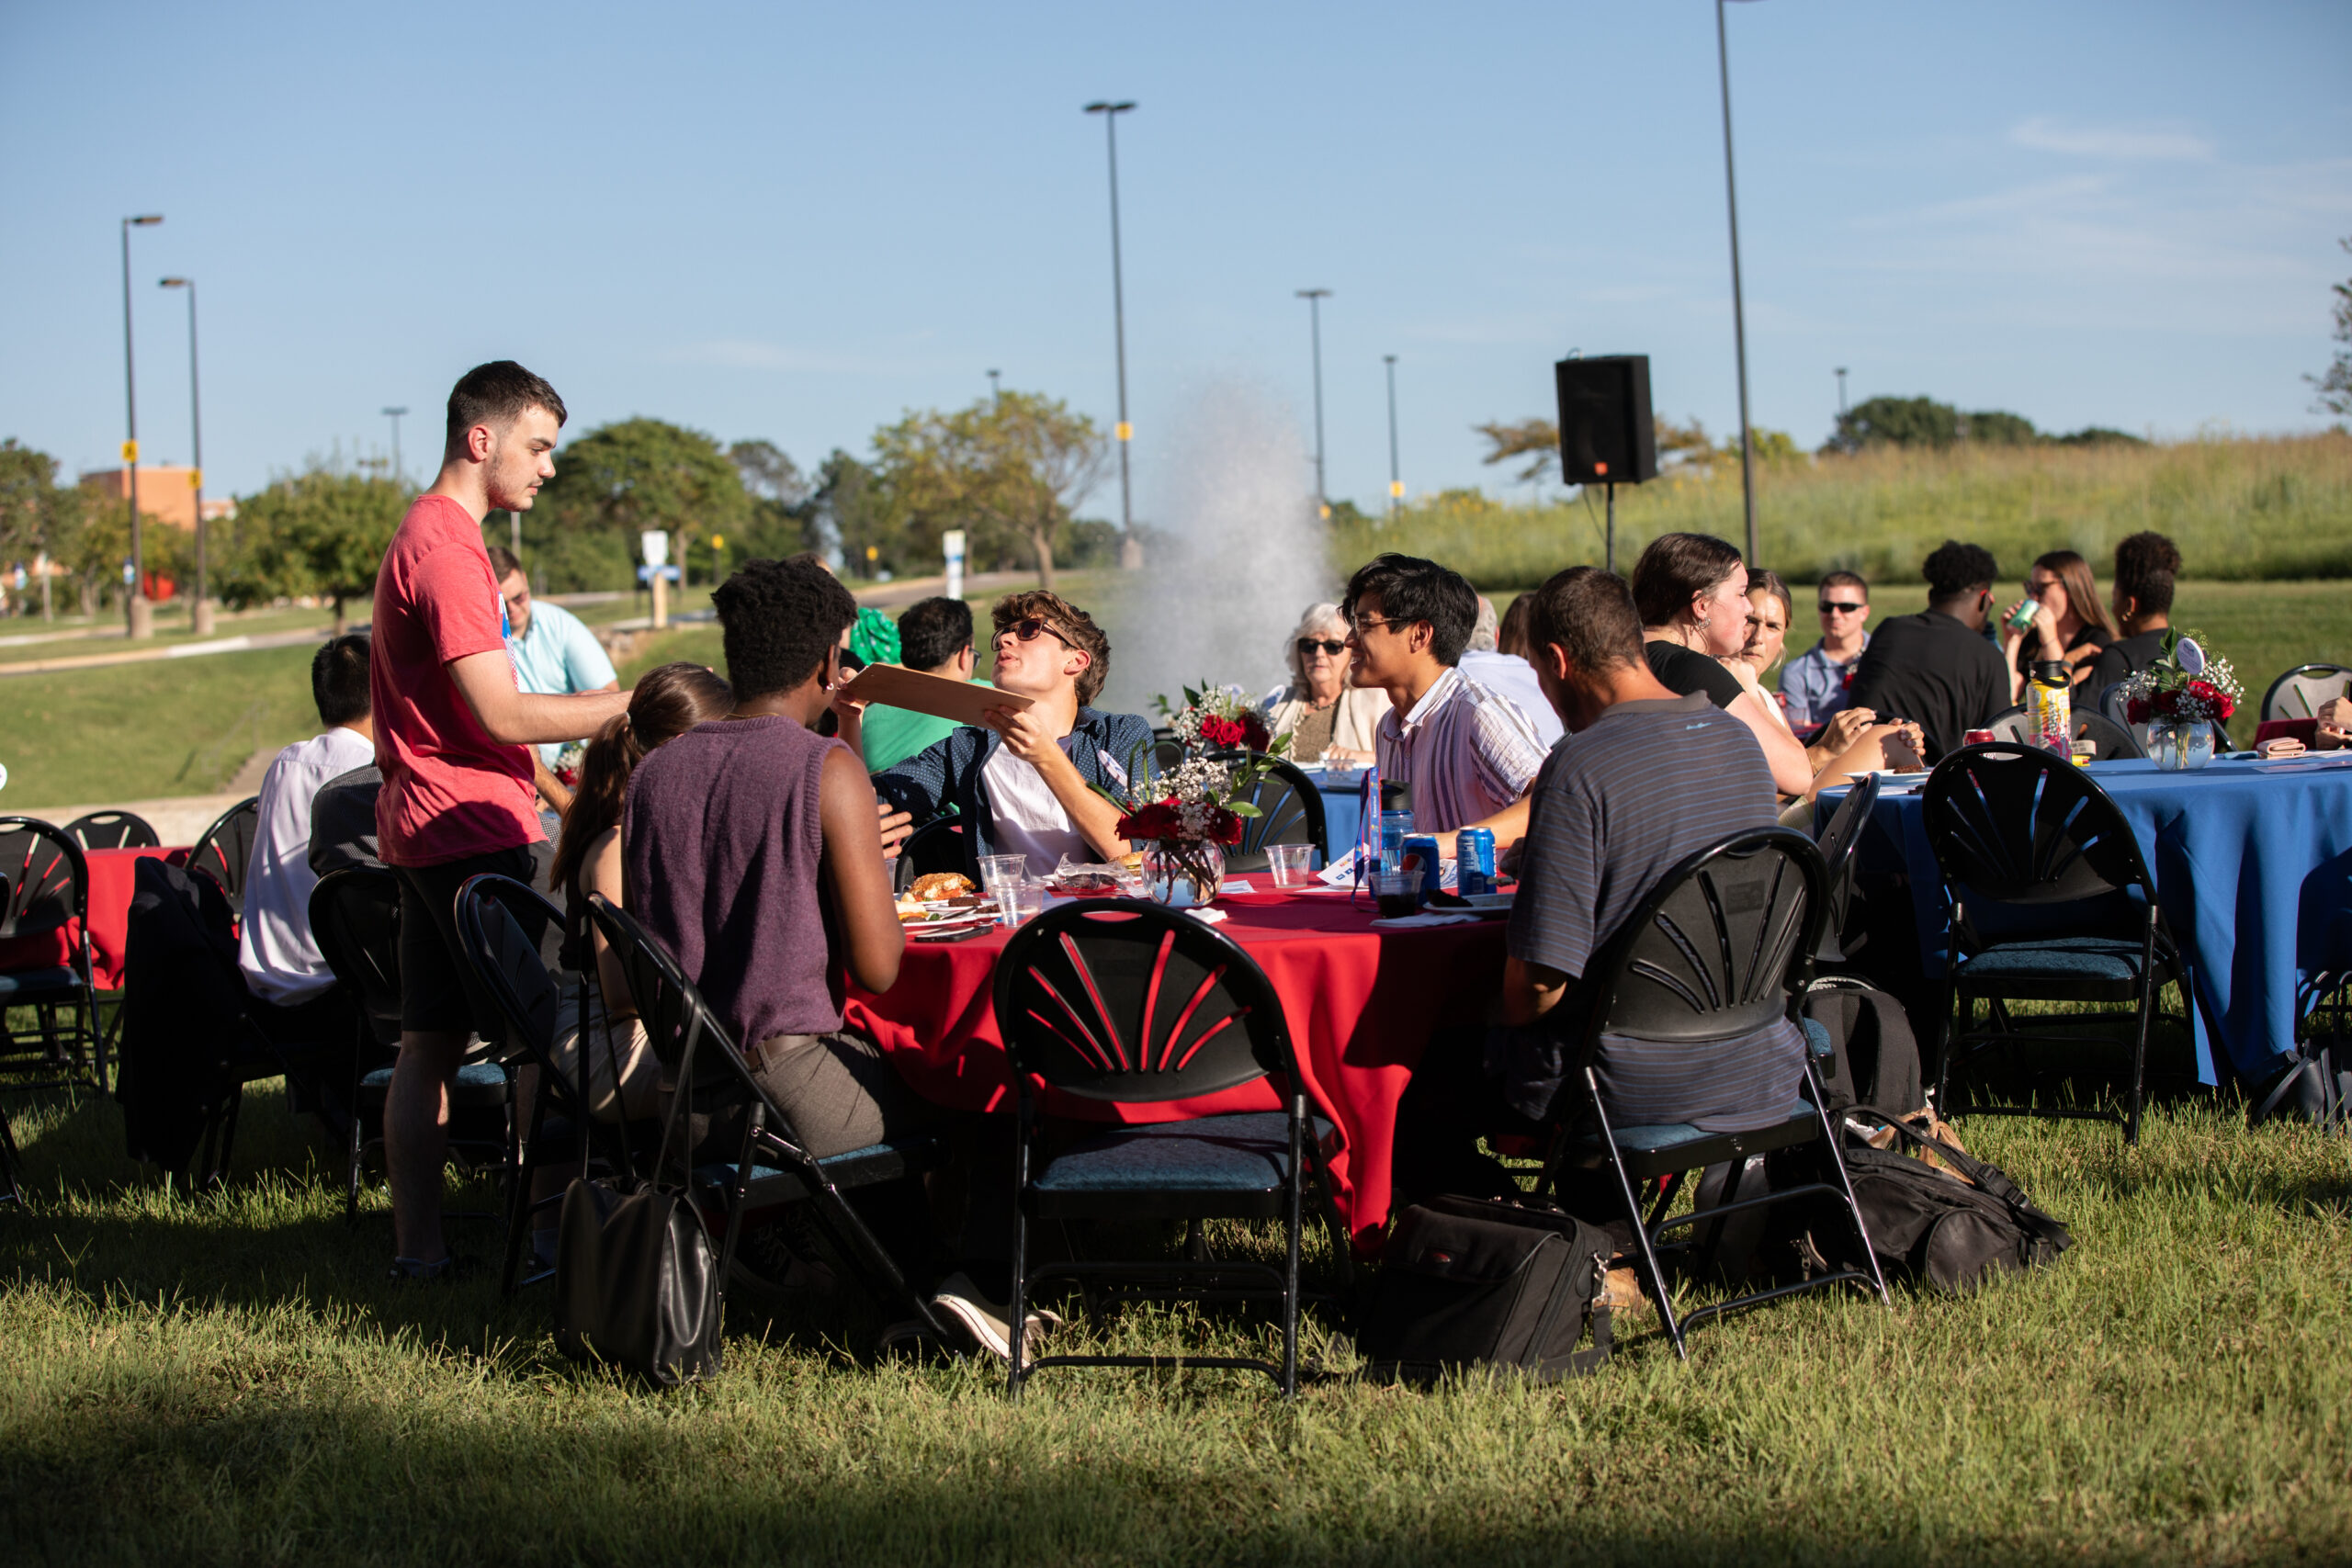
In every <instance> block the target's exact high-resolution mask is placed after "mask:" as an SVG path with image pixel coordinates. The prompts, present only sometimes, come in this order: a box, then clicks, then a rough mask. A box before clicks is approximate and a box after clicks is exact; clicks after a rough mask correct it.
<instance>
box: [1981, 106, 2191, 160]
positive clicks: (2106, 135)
mask: <svg viewBox="0 0 2352 1568" xmlns="http://www.w3.org/2000/svg"><path fill="white" fill-rule="evenodd" d="M2009 141H2010V142H2011V143H2012V144H2013V145H2015V146H2018V147H2031V148H2033V149H2035V150H2036V151H2038V152H2064V153H2068V154H2070V155H2072V156H2074V157H2078V158H2123V159H2130V160H2133V161H2135V162H2157V163H2175V164H2181V163H2186V164H2210V163H2211V162H2212V161H2213V157H2214V149H2213V143H2212V142H2211V141H2208V140H2206V139H2205V138H2204V137H2202V136H2199V135H2197V134H2195V133H2194V132H2191V131H2187V130H2127V129H2125V128H2123V127H2120V126H2075V125H2066V124H2064V123H2062V122H2061V121H2058V120H2055V119H2052V118H2050V117H2049V116H2047V115H2036V116H2034V117H2033V118H2031V119H2028V120H2024V121H2022V122H2020V123H2019V124H2018V125H2016V126H2014V127H2012V128H2011V129H2010V131H2009Z"/></svg>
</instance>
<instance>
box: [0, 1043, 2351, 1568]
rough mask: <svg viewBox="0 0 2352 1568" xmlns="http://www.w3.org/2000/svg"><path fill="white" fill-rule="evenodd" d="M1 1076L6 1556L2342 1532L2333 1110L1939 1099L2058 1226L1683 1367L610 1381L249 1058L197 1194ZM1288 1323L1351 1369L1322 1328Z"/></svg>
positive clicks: (1658, 1558)
mask: <svg viewBox="0 0 2352 1568" xmlns="http://www.w3.org/2000/svg"><path fill="white" fill-rule="evenodd" d="M10 1111H11V1115H12V1123H13V1125H14V1127H15V1130H16V1135H17V1140H18V1142H19V1144H20V1145H22V1146H23V1148H24V1150H25V1153H26V1156H27V1161H28V1165H29V1168H30V1180H29V1186H30V1189H31V1192H32V1197H33V1202H34V1206H33V1207H32V1208H31V1209H29V1210H19V1211H11V1212H8V1213H4V1214H0V1277H5V1278H6V1280H7V1281H8V1283H7V1286H6V1289H5V1290H0V1532H5V1535H4V1536H0V1539H5V1540H7V1541H8V1543H9V1545H10V1548H11V1551H12V1555H13V1558H14V1560H16V1561H25V1562H76V1563H80V1562H174V1563H178V1562H270V1563H277V1562H286V1563H299V1564H306V1565H307V1564H315V1563H319V1562H416V1563H430V1564H436V1565H437V1564H444V1563H447V1562H529V1563H569V1562H630V1563H637V1562H655V1563H699V1562H728V1563H734V1562H742V1563H750V1562H884V1563H895V1562H1005V1563H1019V1562H1056V1563H1060V1562H1151V1563H1162V1562H1165V1563H1186V1564H1190V1563H1199V1562H1286V1563H1287V1562H1307V1563H1317V1562H1354V1563H1363V1562H1380V1563H1422V1562H1464V1563H1476V1564H1481V1565H1494V1564H1500V1563H1519V1562H1531V1563H1532V1562H1546V1563H1549V1562H1593V1563H1620V1562H1622V1563H1686V1562H1687V1563H1751V1562H1752V1563H1779V1562H1805V1563H1810V1562H1826V1563H1851V1564H1866V1563H1885V1562H1936V1563H1951V1564H1978V1563H1995V1562H1997V1563H2015V1562H2053V1563H2054V1562H2067V1563H2082V1562H2089V1563H2098V1564H2116V1565H2119V1568H2120V1565H2127V1564H2128V1565H2133V1568H2137V1565H2140V1564H2147V1563H2169V1562H2200V1563H2204V1562H2246V1563H2254V1562H2261V1563H2271V1562H2343V1561H2346V1558H2347V1556H2352V1430H2348V1429H2347V1412H2352V1358H2347V1356H2346V1351H2345V1347H2346V1343H2347V1338H2346V1336H2347V1333H2352V1305H2347V1292H2346V1281H2347V1280H2352V1174H2347V1168H2346V1143H2345V1141H2344V1140H2343V1139H2342V1138H2340V1137H2330V1136H2328V1135H2325V1134H2320V1133H2318V1132H2316V1131H2314V1130H2312V1129H2309V1128H2279V1127H2273V1128H2266V1129H2264V1130H2262V1131H2260V1132H2255V1133H2249V1132H2247V1131H2246V1130H2245V1126H2244V1123H2243V1122H2242V1120H2241V1119H2240V1117H2239V1115H2238V1113H2237V1112H2236V1111H2235V1108H2233V1107H2228V1106H2219V1105H2214V1104H2210V1103H2206V1102H2201V1101H2192V1102H2188V1103H2184V1104H2177V1105H2174V1106H2171V1107H2168V1108H2166V1109H2165V1110H2162V1111H2158V1112H2156V1113H2155V1114H2154V1115H2153V1116H2152V1118H2151V1119H2150V1122H2149V1124H2148V1126H2147V1129H2146V1132H2145V1134H2144V1139H2143V1144H2142V1145H2141V1146H2140V1147H2139V1149H2138V1150H2136V1151H2126V1150H2125V1149H2123V1147H2122V1146H2121V1143H2120V1138H2119V1137H2118V1135H2117V1134H2116V1133H2115V1132H2114V1131H2113V1130H2112V1129H2111V1128H2107V1127H2098V1126H2094V1125H2091V1124H2087V1123H2079V1122H2076V1123H2034V1122H1998V1121H1993V1120H1989V1119H1987V1120H1980V1121H1977V1122H1973V1123H1972V1124H1970V1125H1968V1126H1967V1128H1966V1132H1967V1134H1968V1136H1969V1138H1970V1141H1971V1143H1972V1144H1973V1145H1974V1146H1975V1147H1976V1148H1977V1149H1978V1151H1979V1152H1981V1153H1984V1154H1986V1155H1988V1156H1991V1157H1992V1158H1994V1159H1996V1161H1997V1162H1999V1163H2000V1164H2001V1165H2002V1166H2004V1167H2005V1168H2007V1169H2008V1170H2009V1171H2010V1172H2012V1173H2013V1174H2014V1175H2015V1176H2016V1177H2017V1178H2018V1179H2019V1180H2020V1181H2021V1182H2023V1183H2024V1185H2025V1186H2026V1187H2027V1188H2028V1189H2029V1190H2030V1191H2031V1192H2032V1193H2033V1194H2034V1195H2035V1196H2036V1197H2037V1198H2038V1199H2040V1200H2041V1201H2042V1202H2044V1203H2045V1204H2046V1205H2047V1206H2048V1207H2049V1208H2050V1209H2052V1211H2054V1212H2055V1213H2058V1214H2059V1215H2060V1216H2062V1217H2063V1218H2064V1219H2065V1220H2066V1221H2067V1222H2068V1223H2069V1224H2071V1225H2072V1226H2073V1227H2074V1234H2075V1237H2076V1245H2075V1247H2074V1248H2073V1249H2072V1250H2071V1251H2069V1252H2068V1253H2066V1254H2065V1255H2064V1257H2063V1258H2061V1259H2060V1260H2059V1261H2058V1262H2057V1263H2056V1264H2055V1265H2054V1266H2052V1267H2051V1268H2049V1269H2044V1270H2041V1271H2039V1272H2037V1273H2035V1274H2033V1275H2031V1276H2029V1277H2025V1278H2021V1279H2017V1280H2007V1281H2004V1282H2001V1283H1999V1284H1996V1285H1995V1286H1993V1287H1991V1288H1989V1289H1987V1290H1985V1291H1984V1292H1980V1293H1978V1294H1976V1295H1973V1296H1971V1297H1967V1298H1962V1299H1951V1298H1944V1297H1935V1296H1926V1295H1915V1294H1912V1293H1909V1292H1901V1291H1898V1292H1897V1294H1896V1300H1895V1304H1894V1308H1893V1310H1892V1311H1888V1310H1883V1309H1882V1308H1880V1307H1879V1306H1877V1305H1876V1304H1874V1303H1870V1302H1867V1301H1864V1300H1862V1299H1860V1298H1856V1297H1844V1296H1841V1297H1837V1298H1831V1297H1826V1296H1818V1295H1816V1296H1808V1297H1804V1298H1799V1299H1798V1300H1795V1301H1793V1302H1790V1303H1780V1304H1777V1305H1774V1306H1770V1307H1768V1308H1766V1309H1763V1310H1761V1311H1758V1312H1755V1313H1752V1314H1746V1315H1744V1316H1741V1317H1737V1318H1734V1319H1730V1320H1726V1321H1723V1322H1719V1323H1716V1324H1713V1325H1706V1326H1703V1327H1702V1328H1701V1329H1700V1330H1699V1331H1698V1332H1697V1333H1696V1334H1695V1335H1694V1336H1693V1340H1692V1359H1691V1362H1690V1364H1689V1365H1687V1366H1686V1365H1682V1364H1679V1363H1678V1362H1677V1361H1676V1359H1675V1358H1674V1356H1673V1353H1672V1350H1671V1348H1670V1347H1669V1346H1668V1345H1667V1344H1666V1343H1665V1341H1664V1340H1663V1337H1661V1336H1659V1335H1658V1334H1657V1331H1656V1329H1657V1325H1656V1320H1655V1318H1654V1317H1651V1316H1648V1315H1646V1314H1645V1315H1643V1316H1641V1317H1639V1318H1636V1319H1635V1320H1634V1321H1632V1322H1631V1323H1628V1324H1626V1325H1624V1328H1625V1330H1626V1332H1627V1335H1628V1337H1627V1339H1626V1341H1625V1343H1624V1348H1623V1350H1622V1351H1621V1353H1620V1355H1619V1357H1618V1359H1616V1360H1615V1362H1614V1363H1613V1364H1611V1366H1609V1367H1607V1368H1606V1369H1604V1370H1603V1371H1601V1372H1600V1374H1599V1375H1597V1376H1595V1377H1592V1378H1589V1379H1586V1380H1582V1381H1577V1382H1570V1383H1566V1384H1563V1385H1559V1386H1555V1387H1548V1388H1544V1387H1530V1386H1523V1385H1516V1384H1511V1385H1503V1386H1496V1385H1492V1384H1487V1383H1482V1382H1462V1383H1460V1384H1458V1385H1455V1386H1450V1387H1445V1388H1442V1389H1439V1390H1437V1391H1434V1392H1427V1393H1423V1392H1412V1391H1408V1390H1403V1389H1397V1388H1391V1387H1383V1386H1378V1385H1375V1384H1371V1383H1367V1382H1358V1381H1355V1380H1352V1379H1350V1378H1346V1377H1335V1378H1333V1379H1330V1380H1329V1381H1326V1382H1320V1383H1317V1384H1312V1385H1310V1386H1309V1387H1308V1388H1306V1390H1305V1391H1304V1392H1303V1393H1302V1394H1301V1396H1300V1398H1299V1400H1298V1402H1297V1404H1295V1406H1292V1407H1285V1406H1284V1405H1283V1403H1282V1402H1281V1400H1280V1399H1279V1397H1278V1396H1277V1395H1276V1394H1275V1393H1274V1392H1273V1390H1272V1386H1271V1384H1269V1383H1267V1382H1265V1381H1264V1380H1263V1379H1259V1378H1253V1377H1245V1376H1243V1375H1242V1374H1238V1373H1228V1372H1215V1371H1195V1372H1183V1373H1177V1372H1158V1373H1140V1372H1130V1371H1074V1372H1073V1371H1063V1372H1058V1373H1056V1372H1047V1373H1044V1374H1040V1376H1039V1378H1038V1380H1037V1381H1036V1382H1035V1383H1033V1384H1032V1386H1031V1388H1030V1389H1029V1391H1028V1393H1026V1395H1025V1396H1024V1397H1023V1401H1022V1402H1021V1404H1018V1405H1017V1406H1016V1405H1013V1404H1009V1403H1008V1402H1007V1401H1006V1399H1005V1397H1004V1394H1003V1392H1002V1389H1001V1383H1000V1381H999V1379H998V1378H997V1377H996V1376H995V1375H993V1374H991V1373H990V1372H989V1371H988V1370H987V1369H985V1368H971V1367H962V1366H921V1365H916V1364H912V1363H905V1362H893V1363H890V1364H886V1365H883V1366H879V1367H876V1366H871V1365H865V1364H860V1363H859V1362H857V1361H855V1360H854V1359H851V1358H850V1357H848V1356H847V1355H845V1354H844V1353H843V1350H842V1344H843V1342H844V1340H850V1339H859V1340H862V1338H863V1337H864V1336H865V1334H867V1333H869V1332H870V1329H871V1326H872V1323H873V1321H874V1319H873V1317H872V1315H871V1314H861V1313H859V1312H856V1311H854V1310H849V1311H846V1312H834V1313H828V1314H820V1315H816V1316H810V1317H800V1316H796V1315H793V1314H789V1313H787V1314H785V1315H782V1316H776V1317H771V1316H770V1315H769V1314H767V1313H766V1312H764V1311H762V1310H760V1309H759V1308H758V1307H757V1306H755V1305H747V1304H744V1303H742V1302H741V1300H740V1299H739V1301H738V1302H737V1303H732V1304H731V1305H730V1311H729V1340H728V1344H727V1350H726V1354H727V1365H726V1368H725V1370H724V1371H722V1373H721V1374H720V1375H719V1376H718V1378H717V1379H715V1380H714V1381H713V1382H710V1383H709V1384H708V1385H707V1386H703V1387H698V1388H694V1389H689V1390H686V1391H684V1392H679V1393H669V1394H653V1393H642V1392H639V1391H636V1390H633V1389H631V1388H630V1387H628V1386H627V1385H625V1384H622V1383H620V1382H616V1381H613V1380H612V1379H609V1378H607V1377H605V1376H602V1375H598V1374H594V1373H590V1372H587V1371H582V1370H580V1369H577V1368H575V1367H573V1366H572V1365H571V1364H570V1363H568V1362H566V1361H564V1360H563V1359H561V1358H560V1356H559V1355H558V1354H557V1353H556V1351H555V1348H554V1346H553V1342H552V1340H551V1337H550V1336H549V1333H548V1313H549V1299H548V1295H547V1293H546V1292H545V1291H544V1289H542V1290H539V1291H537V1292H531V1293H527V1294H526V1295H524V1296H523V1297H522V1298H520V1299H519V1300H518V1301H516V1302H515V1303H511V1304H510V1303H502V1302H501V1300H500V1299H499V1296H498V1292H497V1288H496V1286H495V1284H494V1283H492V1282H490V1281H487V1280H482V1281H476V1282H469V1283H465V1284H460V1285H455V1286H444V1287H433V1288H413V1287H412V1288H396V1287H393V1286H390V1285H389V1284H387V1283H386V1282H384V1280H383V1278H382V1271H383V1269H384V1264H385V1259H386V1257H387V1255H388V1253H389V1251H390V1221H389V1216H388V1213H387V1212H386V1210H385V1208H384V1204H383V1201H382V1200H381V1198H380V1196H379V1195H373V1194H371V1195H370V1196H369V1198H368V1200H367V1201H365V1202H364V1204H363V1210H362V1213H361V1215H360V1219H359V1222H358V1224H357V1225H356V1227H349V1226H346V1224H345V1221H344V1217H343V1212H342V1209H343V1203H342V1194H341V1190H340V1186H339V1182H338V1180H337V1179H336V1173H335V1172H334V1160H333V1159H332V1157H331V1156H330V1157H327V1158H326V1159H325V1160H324V1162H323V1163H324V1166H325V1168H324V1169H323V1170H322V1168H321V1158H320V1156H319V1155H318V1153H317V1152H316V1151H315V1150H314V1149H313V1148H312V1147H311V1146H309V1145H305V1143H304V1141H303V1139H302V1137H301V1135H300V1133H299V1132H298V1131H297V1130H296V1127H295V1124H294V1123H293V1122H290V1121H289V1120H288V1118H287V1117H286V1116H285V1114H284V1111H283V1102H282V1100H279V1099H278V1097H277V1091H276V1089H275V1086H265V1087H263V1088H262V1089H260V1090H259V1091H258V1092H256V1093H255V1095H254V1098H253V1100H252V1101H251V1102H249V1104H248V1105H247V1107H246V1111H245V1130H244V1132H243V1142H242V1143H241V1145H240V1150H239V1158H238V1162H237V1169H236V1172H235V1179H234V1182H233V1185H232V1187H231V1188H230V1190H227V1191H226V1192H225V1193H223V1194H221V1195H220V1196H218V1197H211V1198H204V1199H199V1200H196V1201H191V1200H189V1199H188V1198H187V1197H186V1196H184V1195H182V1194H180V1193H176V1192H172V1191H168V1190H165V1189H164V1187H163V1186H162V1185H160V1184H159V1183H158V1182H157V1180H156V1179H155V1178H154V1176H153V1173H152V1172H147V1171H143V1170H141V1169H140V1168H136V1167H133V1166H131V1165H130V1164H128V1163H127V1162H126V1161H125V1160H124V1159H123V1157H122V1155H121V1152H120V1151H121V1143H120V1128H119V1119H118V1117H117V1114H116V1112H115V1111H114V1109H113V1107H112V1106H111V1105H110V1104H108V1103H106V1102H103V1101H98V1100H94V1099H91V1098H88V1097H84V1098H82V1099H79V1100H68V1099H66V1098H64V1097H62V1096H52V1097H50V1098H47V1099H43V1100H38V1101H33V1102H29V1103H28V1101H26V1100H23V1099H21V1098H19V1099H16V1100H12V1102H11V1104H10ZM454 1195H455V1194H454V1192H453V1196H454ZM1161 1239H1163V1240H1167V1241H1170V1242H1172V1241H1173V1239H1174V1237H1173V1235H1169V1236H1167V1237H1163V1238H1161ZM1213 1239H1214V1240H1215V1242H1216V1245H1218V1246H1219V1247H1230V1248H1233V1249H1234V1250H1237V1251H1250V1250H1265V1249H1269V1248H1271V1247H1272V1235H1271V1233H1266V1232H1258V1233H1244V1232H1242V1231H1241V1230H1240V1229H1239V1228H1238V1227H1229V1226H1228V1227H1221V1228H1220V1230H1219V1232H1218V1234H1216V1235H1215V1236H1214V1238H1213ZM458 1245H459V1246H460V1247H461V1248H469V1249H471V1250H473V1251H475V1252H476V1253H480V1254H487V1253H488V1252H489V1251H490V1250H491V1249H492V1235H490V1233H489V1232H488V1230H487V1229H486V1228H484V1227H482V1226H481V1225H480V1224H476V1225H474V1226H472V1227H471V1228H468V1229H461V1231H460V1233H459V1235H458ZM1313 1272H1314V1274H1315V1276H1316V1277H1317V1278H1326V1279H1328V1277H1329V1270H1328V1259H1326V1258H1319V1257H1318V1258H1317V1259H1316V1260H1315V1265H1314V1269H1313ZM1073 1312H1075V1309H1074V1308H1073ZM1069 1338H1070V1339H1072V1340H1077V1341H1080V1342H1082V1343H1086V1344H1091V1345H1096V1346H1104V1347H1118V1348H1128V1349H1159V1350H1163V1351H1167V1350H1174V1349H1179V1348H1186V1347H1192V1348H1199V1349H1217V1350H1227V1351H1230V1350H1232V1349H1235V1348H1240V1347H1242V1346H1244V1345H1254V1346H1255V1347H1257V1348H1260V1349H1261V1350H1262V1349H1264V1348H1269V1347H1270V1345H1271V1343H1272V1333H1271V1328H1270V1325H1268V1324H1267V1323H1266V1321H1265V1320H1264V1319H1262V1318H1246V1317H1239V1316H1235V1315H1228V1314H1213V1315H1211V1316H1209V1317H1208V1318H1206V1319H1197V1318H1195V1317H1194V1315H1193V1314H1192V1313H1189V1312H1170V1311H1160V1310H1152V1311H1140V1310H1139V1311H1134V1312H1131V1313H1129V1314H1125V1315H1124V1316H1121V1317H1116V1318H1112V1319H1109V1320H1096V1321H1090V1320H1082V1319H1081V1320H1080V1321H1079V1322H1078V1323H1077V1324H1076V1325H1074V1326H1073V1328H1072V1329H1071V1330H1070V1331H1069ZM1307 1338H1308V1344H1309V1347H1310V1348H1311V1349H1312V1350H1313V1351H1314V1352H1315V1353H1316V1354H1317V1355H1319V1356H1321V1357H1323V1358H1325V1359H1327V1360H1328V1361H1329V1363H1330V1364H1331V1365H1332V1366H1333V1367H1334V1368H1335V1369H1338V1370H1340V1371H1344V1370H1346V1369H1348V1368H1349V1367H1351V1365H1352V1361H1351V1356H1350V1354H1349V1352H1348V1350H1347V1348H1346V1347H1345V1346H1344V1344H1342V1343H1340V1342H1336V1341H1334V1340H1333V1339H1332V1338H1331V1337H1330V1325H1329V1320H1325V1321H1323V1322H1321V1323H1318V1324H1317V1325H1314V1326H1313V1327H1312V1328H1311V1329H1310V1331H1309V1334H1308V1336H1307Z"/></svg>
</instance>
